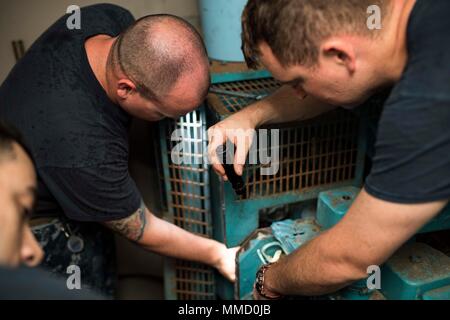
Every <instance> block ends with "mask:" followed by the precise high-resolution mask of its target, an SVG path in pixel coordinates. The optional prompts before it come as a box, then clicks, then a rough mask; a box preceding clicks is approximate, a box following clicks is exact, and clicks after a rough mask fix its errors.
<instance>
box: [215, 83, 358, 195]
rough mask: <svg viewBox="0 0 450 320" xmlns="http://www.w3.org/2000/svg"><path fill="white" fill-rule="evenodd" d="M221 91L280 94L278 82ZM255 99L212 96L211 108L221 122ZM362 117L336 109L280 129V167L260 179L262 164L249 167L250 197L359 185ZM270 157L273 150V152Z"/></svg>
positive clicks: (236, 85)
mask: <svg viewBox="0 0 450 320" xmlns="http://www.w3.org/2000/svg"><path fill="white" fill-rule="evenodd" d="M215 87H216V88H217V89H222V90H228V91H235V92H245V93H252V94H253V93H254V94H265V93H270V92H273V91H275V90H276V89H277V88H278V87H279V83H278V82H277V81H275V80H274V79H260V80H252V81H242V82H234V83H226V84H219V85H216V86H215ZM252 102H254V101H252V100H250V99H242V98H236V97H233V96H228V95H212V96H211V97H210V98H209V105H210V107H211V108H212V109H213V110H214V111H215V113H216V114H217V116H218V118H219V119H223V118H224V117H226V116H229V115H230V114H232V113H234V112H236V111H239V110H241V109H242V108H244V107H245V106H247V105H248V104H250V103H252ZM359 124H360V121H359V118H358V117H357V116H356V115H354V114H353V113H352V112H350V111H347V110H343V109H340V110H336V111H332V112H330V113H328V114H326V115H324V116H321V117H318V118H316V119H313V120H309V121H304V122H300V123H295V124H294V125H287V126H285V127H282V128H280V160H279V161H280V162H279V165H280V169H279V171H278V174H276V175H272V176H263V175H260V168H261V165H247V166H246V169H245V173H246V174H245V181H246V188H247V189H246V191H247V195H249V197H250V198H255V197H265V196H273V195H274V194H282V193H287V192H291V191H310V190H314V189H317V188H318V187H324V186H327V185H330V186H332V185H335V184H342V183H346V182H349V183H351V182H353V181H354V179H355V178H356V170H357V165H358V132H359ZM269 154H270V152H269Z"/></svg>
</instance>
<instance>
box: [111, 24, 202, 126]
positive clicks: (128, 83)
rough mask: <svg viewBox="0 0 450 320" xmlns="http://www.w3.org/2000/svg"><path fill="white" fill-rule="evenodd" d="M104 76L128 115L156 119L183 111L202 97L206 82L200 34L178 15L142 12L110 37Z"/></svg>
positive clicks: (193, 107) (199, 102)
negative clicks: (143, 13) (130, 24)
mask: <svg viewBox="0 0 450 320" xmlns="http://www.w3.org/2000/svg"><path fill="white" fill-rule="evenodd" d="M107 81H108V86H109V87H112V88H113V90H112V91H113V94H114V95H115V98H116V99H115V100H116V101H117V102H118V103H119V104H120V105H121V107H122V108H123V109H125V110H126V111H127V112H128V113H130V114H132V115H133V116H136V117H138V118H141V119H144V120H148V121H157V120H160V119H163V118H175V119H176V118H178V117H180V116H183V115H186V114H187V113H189V112H191V111H193V110H194V109H196V108H197V107H198V106H199V105H200V104H201V103H202V102H203V101H204V100H205V98H206V95H207V93H208V90H209V86H210V74H209V59H208V55H207V52H206V48H205V45H204V43H203V40H202V37H201V35H200V34H199V33H198V31H197V30H196V29H195V28H194V27H193V26H192V25H190V24H189V23H188V22H186V21H184V20H183V19H181V18H179V17H176V16H172V15H151V16H147V17H144V18H142V19H140V20H138V21H136V22H135V23H134V24H133V25H132V26H130V27H129V28H128V29H127V30H126V31H124V32H123V33H122V34H121V35H119V37H118V38H117V40H116V41H115V42H114V44H113V46H112V48H111V51H110V54H109V58H108V63H107Z"/></svg>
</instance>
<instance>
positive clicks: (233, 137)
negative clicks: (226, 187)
mask: <svg viewBox="0 0 450 320" xmlns="http://www.w3.org/2000/svg"><path fill="white" fill-rule="evenodd" d="M255 128H256V124H255V123H254V122H253V121H252V119H251V118H249V117H246V116H245V113H236V114H234V115H232V116H230V117H229V118H227V119H226V120H224V121H222V122H220V123H218V124H217V125H215V126H213V127H211V128H210V129H209V130H208V139H209V146H208V155H209V160H210V162H211V164H212V167H213V169H214V170H215V171H216V172H217V174H218V175H219V176H221V177H222V178H223V179H224V180H227V179H228V177H227V176H226V173H225V169H224V168H223V166H222V163H223V159H219V158H218V156H217V149H218V148H219V147H220V146H223V145H224V144H225V143H226V141H227V140H229V141H231V142H232V143H233V144H234V145H235V146H236V152H235V155H234V162H233V164H234V171H236V173H237V174H238V175H240V176H242V173H243V171H244V165H245V161H246V159H247V154H248V152H249V150H250V147H251V144H252V142H253V137H254V133H255Z"/></svg>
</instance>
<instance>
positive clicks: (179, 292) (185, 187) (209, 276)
mask: <svg viewBox="0 0 450 320" xmlns="http://www.w3.org/2000/svg"><path fill="white" fill-rule="evenodd" d="M177 129H181V130H183V134H182V138H183V141H184V143H187V146H189V148H186V149H183V150H180V151H179V152H178V154H179V155H180V156H187V157H189V158H190V159H191V160H194V159H200V158H201V157H203V153H204V152H203V151H204V150H206V147H207V145H206V144H207V138H206V120H205V114H204V110H203V109H199V110H197V111H194V112H192V113H190V114H188V115H186V116H185V117H182V118H181V119H179V120H178V121H169V120H168V121H165V122H163V123H162V124H161V127H160V132H161V140H162V143H161V144H162V148H161V150H162V152H163V154H162V162H163V169H164V177H165V190H166V195H167V199H168V214H169V215H168V217H167V218H168V220H171V221H173V222H174V223H175V224H176V225H178V226H179V227H181V228H183V229H185V230H187V231H190V232H192V233H194V234H197V235H200V236H203V237H207V238H211V237H212V223H211V213H210V210H209V208H210V203H209V202H210V194H209V173H208V167H207V164H205V163H204V162H203V163H201V164H198V165H196V164H192V165H178V164H174V163H173V162H172V157H171V155H172V150H173V149H174V147H175V146H176V145H177V144H179V143H180V142H179V141H172V133H173V132H174V131H175V130H177ZM191 163H196V162H194V161H191ZM169 269H173V270H168V271H167V274H166V279H165V281H166V282H167V284H166V296H168V298H173V299H178V300H205V299H214V298H215V283H214V272H213V270H212V269H211V268H209V267H207V266H204V265H201V264H198V263H193V262H187V261H174V262H173V263H172V264H170V266H169ZM167 288H169V289H167ZM168 291H169V292H168Z"/></svg>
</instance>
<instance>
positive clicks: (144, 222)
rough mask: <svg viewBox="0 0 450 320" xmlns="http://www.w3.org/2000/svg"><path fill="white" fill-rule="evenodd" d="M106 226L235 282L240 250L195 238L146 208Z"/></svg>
mask: <svg viewBox="0 0 450 320" xmlns="http://www.w3.org/2000/svg"><path fill="white" fill-rule="evenodd" d="M105 225H106V226H107V227H108V228H110V229H112V230H113V231H115V232H117V233H119V234H121V235H122V236H124V237H125V238H127V239H129V240H131V241H133V242H136V243H138V244H139V245H141V246H142V247H144V248H145V249H147V250H150V251H153V252H156V253H159V254H161V255H165V256H169V257H173V258H177V259H183V260H190V261H195V262H201V263H205V264H207V265H210V266H212V267H214V268H217V269H218V271H219V272H220V273H222V274H223V275H224V276H225V277H226V278H227V279H229V280H230V281H234V280H235V256H236V252H237V248H234V249H227V247H226V246H225V245H223V244H221V243H219V242H217V241H214V240H210V239H206V238H203V237H200V236H196V235H194V234H191V233H189V232H187V231H185V230H183V229H181V228H178V227H177V226H175V225H173V224H171V223H169V222H167V221H164V220H162V219H159V218H157V217H156V216H154V215H153V214H152V213H151V212H150V211H149V210H148V209H147V208H146V207H145V205H142V206H141V208H139V209H138V210H137V211H136V212H135V213H134V214H133V215H131V216H130V217H128V218H125V219H122V220H117V221H109V222H106V223H105Z"/></svg>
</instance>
